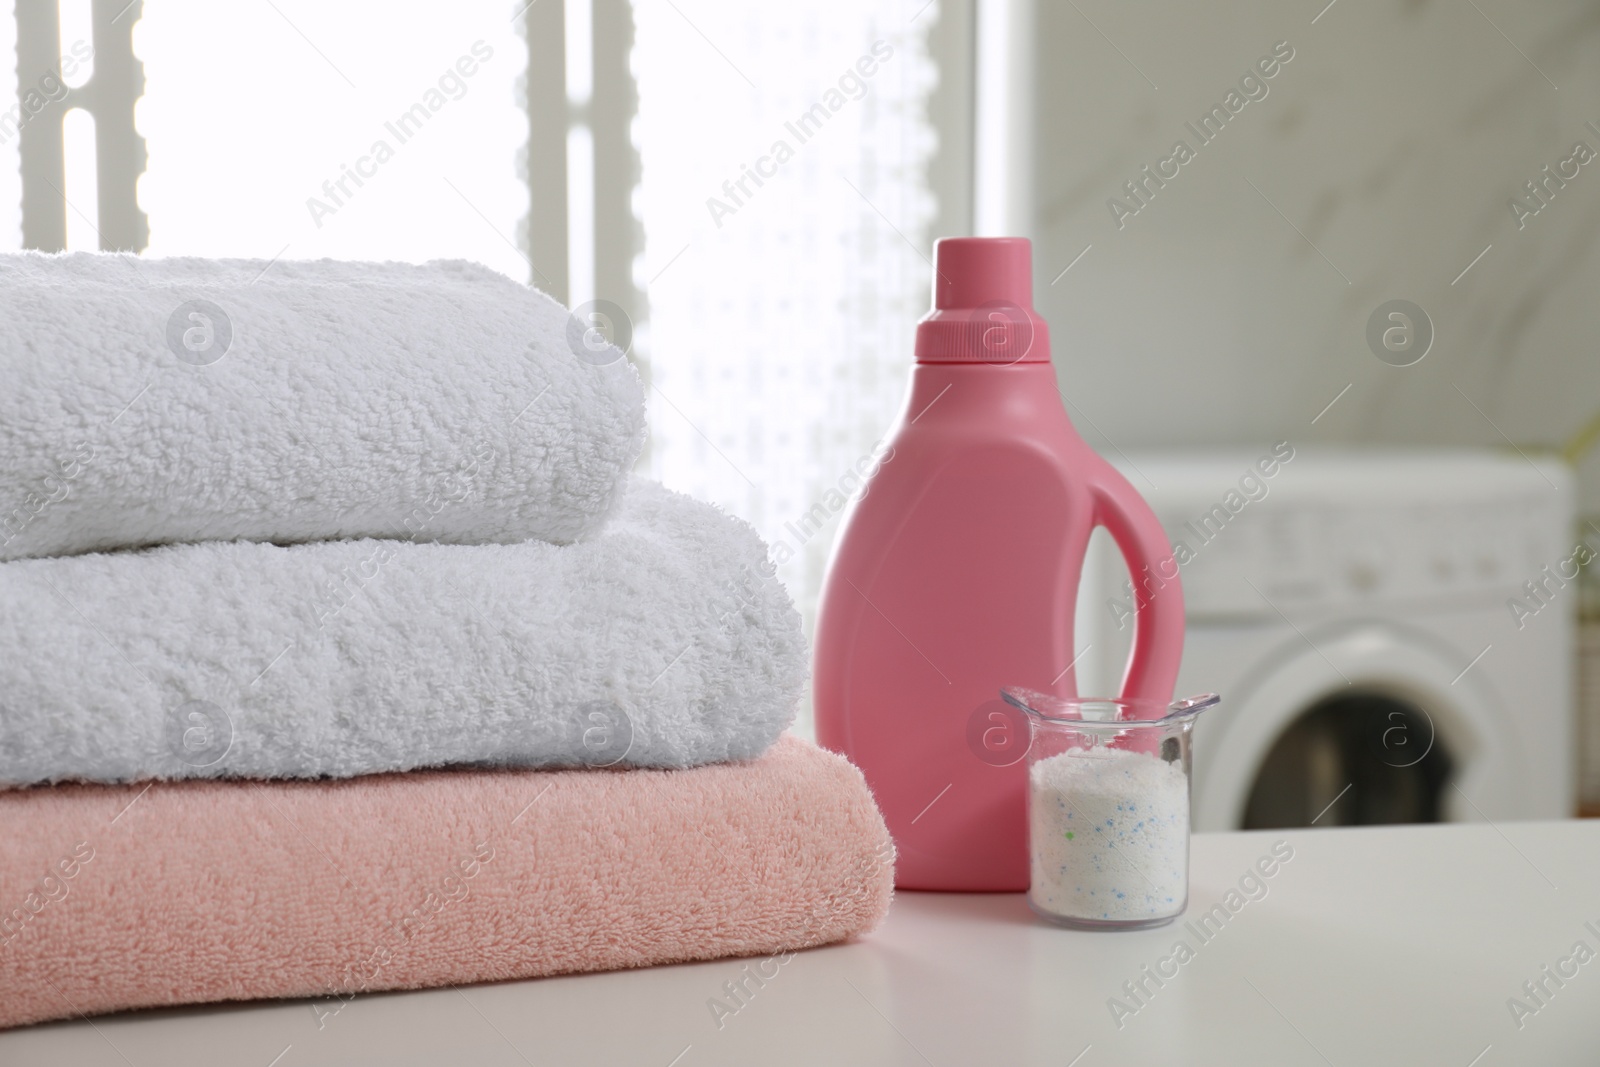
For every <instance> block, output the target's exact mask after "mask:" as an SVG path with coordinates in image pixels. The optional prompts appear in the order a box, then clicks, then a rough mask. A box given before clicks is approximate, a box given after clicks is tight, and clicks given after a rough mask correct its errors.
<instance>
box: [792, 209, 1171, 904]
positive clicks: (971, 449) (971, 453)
mask: <svg viewBox="0 0 1600 1067" xmlns="http://www.w3.org/2000/svg"><path fill="white" fill-rule="evenodd" d="M1097 525H1102V526H1105V527H1106V528H1107V529H1108V530H1109V531H1110V533H1111V535H1112V536H1113V538H1114V539H1115V540H1116V542H1117V545H1118V547H1119V548H1120V549H1121V551H1122V553H1123V555H1124V557H1125V558H1126V560H1127V562H1128V570H1129V573H1130V574H1131V575H1132V576H1133V577H1134V584H1135V586H1136V587H1137V589H1138V595H1137V596H1136V598H1135V601H1136V605H1137V610H1136V615H1135V632H1134V645H1133V652H1132V654H1131V656H1130V657H1129V661H1128V669H1127V675H1126V677H1125V678H1124V680H1123V686H1122V693H1121V695H1122V696H1123V697H1125V698H1143V699H1148V700H1152V701H1155V702H1156V704H1155V706H1157V707H1159V708H1162V709H1164V708H1165V706H1166V704H1167V703H1168V701H1170V700H1171V699H1172V695H1173V686H1174V685H1175V684H1176V680H1177V673H1178V663H1179V659H1180V658H1181V655H1182V648H1183V593H1182V590H1181V588H1180V586H1179V584H1178V567H1177V563H1176V562H1175V560H1174V559H1173V554H1172V549H1171V547H1170V545H1169V544H1168V542H1167V539H1166V535H1165V534H1164V533H1163V532H1162V529H1161V526H1160V524H1159V523H1158V522H1157V520H1156V518H1155V516H1154V515H1153V514H1152V513H1151V511H1150V509H1149V507H1148V506H1147V505H1146V504H1145V502H1144V500H1143V498H1141V497H1140V496H1139V494H1138V493H1137V492H1135V491H1134V489H1133V487H1132V486H1130V485H1129V484H1128V482H1127V480H1126V479H1124V478H1123V477H1122V476H1121V475H1120V474H1118V473H1117V472H1116V470H1114V469H1113V468H1112V467H1111V466H1110V464H1108V463H1107V462H1106V461H1105V460H1103V459H1101V458H1100V456H1099V455H1097V454H1096V453H1095V452H1094V451H1093V450H1092V449H1091V448H1090V447H1089V446H1088V445H1087V444H1086V443H1085V442H1084V441H1083V439H1082V438H1081V437H1079V436H1078V433H1077V431H1076V430H1075V429H1073V426H1072V423H1071V421H1070V420H1069V419H1068V418H1067V412H1066V408H1065V407H1064V406H1063V403H1062V398H1061V395H1060V394H1059V392H1058V391H1057V386H1056V376H1055V370H1054V368H1053V367H1052V366H1051V363H1050V342H1049V335H1048V332H1047V327H1046V325H1045V322H1044V320H1043V319H1041V318H1039V317H1038V315H1036V314H1035V313H1034V311H1033V262H1032V248H1031V247H1030V245H1029V243H1028V242H1027V241H1026V240H1025V239H1022V238H1015V237H1006V238H980V237H960V238H946V239H945V240H942V241H939V242H938V243H937V244H936V246H935V250H934V307H933V311H932V313H930V314H929V315H928V316H927V317H926V318H924V319H923V320H922V322H921V323H920V324H919V325H918V327H917V345H916V365H915V367H914V368H913V369H912V371H911V390H910V395H909V396H908V397H907V400H906V405H905V407H904V409H903V410H902V412H901V415H900V419H899V422H898V424H897V425H896V426H895V428H894V430H893V431H892V433H891V436H890V448H889V449H888V450H886V452H885V457H884V460H883V462H882V464H881V466H880V467H879V469H878V471H877V472H876V474H874V476H873V477H872V478H871V479H870V480H869V481H868V483H867V485H866V486H865V488H864V489H863V491H862V493H861V495H860V497H859V498H858V499H857V500H856V501H855V502H854V503H853V504H852V505H851V507H850V509H849V511H847V513H846V515H845V518H844V522H843V525H842V527H841V529H840V533H839V538H838V541H837V542H836V544H835V546H834V550H833V556H832V559H831V560H830V562H829V565H828V573H827V576H826V578H825V579H824V582H823V590H822V599H821V602H820V605H819V608H818V614H817V632H816V648H815V664H814V667H815V681H814V689H813V692H814V698H815V708H816V721H817V738H818V740H819V741H820V742H821V743H822V744H823V745H824V746H825V747H827V748H830V749H833V750H834V751H836V752H840V753H843V754H844V755H845V756H847V757H849V758H850V759H851V760H852V761H853V762H854V763H855V764H856V766H858V767H860V768H861V770H862V771H863V772H864V773H865V775H866V778H867V781H868V783H869V784H870V785H871V786H872V790H873V792H874V794H876V796H877V799H878V804H879V806H880V807H881V808H882V809H883V814H884V818H885V819H886V820H887V821H888V824H889V829H890V831H891V832H892V833H893V834H894V839H895V844H896V846H897V848H898V853H899V856H898V861H897V866H896V877H895V881H896V884H897V885H898V886H899V887H900V888H902V889H935V890H957V891H1005V892H1018V891H1022V890H1026V889H1027V888H1028V847H1027V846H1028V842H1027V818H1026V805H1025V790H1026V784H1027V781H1026V775H1027V769H1026V766H1025V762H1026V761H1025V760H1024V759H1023V756H1024V754H1025V753H1026V750H1027V736H1028V735H1027V725H1026V722H1025V720H1024V717H1023V715H1022V713H1021V712H1019V711H1017V710H1016V709H1014V708H1011V707H1010V706H1009V705H1007V704H1005V703H1003V702H1002V701H1001V700H1000V699H999V690H1000V688H1001V687H1002V686H1022V687H1026V688H1031V689H1035V690H1038V691H1040V692H1043V693H1048V694H1052V695H1055V696H1063V697H1070V696H1076V695H1078V694H1077V691H1076V685H1075V682H1074V678H1073V672H1072V658H1073V637H1072V629H1073V627H1072V624H1073V613H1074V608H1075V604H1076V599H1077V591H1078V578H1079V574H1080V573H1081V571H1082V567H1083V559H1084V552H1085V549H1086V547H1087V545H1088V541H1089V534H1090V533H1091V531H1092V530H1093V529H1094V527H1095V526H1097Z"/></svg>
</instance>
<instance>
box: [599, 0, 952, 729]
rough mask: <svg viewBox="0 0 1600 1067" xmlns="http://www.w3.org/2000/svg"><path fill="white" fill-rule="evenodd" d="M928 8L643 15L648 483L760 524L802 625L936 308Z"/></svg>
mask: <svg viewBox="0 0 1600 1067" xmlns="http://www.w3.org/2000/svg"><path fill="white" fill-rule="evenodd" d="M923 3H925V0H919V2H917V3H909V2H908V3H901V2H894V0H874V2H859V0H851V2H845V0H839V2H833V3H821V4H815V5H804V6H800V7H795V6H785V7H782V8H770V7H767V6H765V5H756V4H748V3H742V2H738V0H675V3H673V4H658V3H637V4H635V6H634V13H635V19H636V20H637V37H636V45H635V51H634V56H633V66H634V70H635V72H636V74H637V76H638V81H639V117H638V122H637V123H636V126H635V130H636V137H637V141H638V144H639V149H640V158H641V166H642V182H641V185H640V188H639V195H638V197H637V203H638V205H639V211H640V213H641V215H642V218H643V220H644V232H645V251H644V256H643V262H642V263H641V264H640V268H639V269H638V270H637V271H636V272H635V273H636V276H638V277H639V278H640V281H641V284H644V285H646V286H647V287H648V291H649V314H650V323H649V329H648V332H647V333H642V334H641V335H640V336H641V337H642V338H647V341H648V344H647V345H645V344H643V343H642V344H641V347H647V349H648V351H647V352H646V353H645V354H646V355H647V356H648V359H649V366H650V372H651V375H652V382H653V385H654V386H655V389H654V391H653V395H652V396H651V398H650V407H651V433H652V444H651V453H650V456H651V473H652V474H654V475H655V476H656V477H659V478H661V479H662V480H663V481H665V482H666V483H667V484H668V485H669V486H671V487H673V488H676V489H680V490H683V491H685V492H688V493H691V494H693V495H696V496H699V497H702V498H705V499H709V500H714V501H716V502H718V503H719V504H721V505H723V506H724V507H726V508H727V509H728V510H730V511H732V512H733V513H734V514H736V515H739V516H742V517H743V518H745V519H748V520H749V521H750V522H751V523H752V524H753V525H754V526H755V527H756V529H757V530H759V531H760V532H761V534H762V535H763V536H764V537H766V539H767V540H768V542H769V543H770V544H771V545H772V546H773V548H774V552H775V554H776V555H778V556H779V557H783V558H785V559H786V562H785V563H783V564H782V566H781V567H780V569H779V576H780V577H781V578H783V579H784V581H785V582H786V583H787V585H788V587H789V589H790V590H791V591H792V592H793V593H794V595H795V598H796V599H797V600H798V601H799V602H800V605H801V607H802V611H803V613H804V615H805V618H806V621H807V626H808V629H809V625H810V622H811V618H812V615H813V612H814V607H815V601H816V592H817V588H818V585H819V584H820V580H821V575H822V569H823V565H824V562H825V560H826V557H827V552H828V548H829V546H830V545H831V543H832V540H833V534H834V531H835V530H836V529H837V526H838V518H839V513H840V511H841V510H842V501H843V498H844V496H847V495H848V494H849V493H850V492H851V491H852V489H851V487H852V486H853V485H854V484H857V481H858V479H859V473H858V472H859V471H860V470H862V469H864V468H865V467H866V466H868V465H870V463H871V461H872V453H873V449H874V446H875V445H876V443H877V442H878V441H879V439H880V438H881V436H882V435H883V434H884V432H885V431H886V430H887V429H888V428H889V425H890V423H891V422H892V421H893V419H894V416H895V412H896V410H897V408H898V406H899V404H900V402H901V399H902V396H903V394H904V391H905V388H906V382H907V375H908V374H909V371H910V367H911V351H912V339H913V331H914V328H915V325H916V321H917V319H918V318H919V317H921V315H922V314H923V313H924V312H925V311H926V310H927V306H928V302H929V281H930V278H931V274H932V268H931V266H930V265H929V263H928V260H927V257H928V255H929V253H930V244H931V237H932V236H934V235H931V234H929V233H928V226H929V222H930V220H931V218H932V215H933V210H934V207H935V205H934V203H933V199H932V196H931V194H930V193H929V190H928V187H927V183H926V180H925V173H926V162H927V160H928V157H929V155H930V153H931V151H932V149H933V146H934V137H933V132H932V129H931V128H930V126H929V123H928V120H927V114H926V104H927V98H928V94H929V93H930V91H931V90H932V88H933V86H934V82H935V78H934V71H933V67H932V64H931V62H930V60H929V58H928V56H927V52H926V32H927V28H928V26H929V25H930V24H931V23H932V22H933V21H934V20H935V19H936V18H937V17H938V10H937V6H930V7H928V8H927V9H926V10H925V11H923V12H922V13H921V14H920V15H919V13H918V8H919V7H921V6H922V4H923ZM858 65H859V66H858ZM861 71H870V72H871V73H870V74H862V73H860V72H861ZM780 143H782V144H783V145H784V146H785V148H784V149H782V150H780V149H779V148H778V147H777V146H778V145H779V144H780ZM780 157H781V158H780ZM599 295H600V296H601V297H604V296H605V295H606V294H604V293H601V294H599ZM799 728H800V730H801V731H802V732H809V731H810V724H809V722H808V721H805V720H803V721H802V723H801V724H800V727H799Z"/></svg>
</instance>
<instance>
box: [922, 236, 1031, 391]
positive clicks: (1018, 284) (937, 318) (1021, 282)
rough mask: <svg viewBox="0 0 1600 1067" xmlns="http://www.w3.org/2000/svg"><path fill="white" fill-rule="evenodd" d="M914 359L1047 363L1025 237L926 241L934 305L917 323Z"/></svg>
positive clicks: (958, 361) (950, 238) (1029, 251)
mask: <svg viewBox="0 0 1600 1067" xmlns="http://www.w3.org/2000/svg"><path fill="white" fill-rule="evenodd" d="M917 362H918V363H997V364H1002V365H1003V364H1010V363H1048V362H1050V331H1049V328H1048V327H1047V326H1046V325H1045V321H1044V320H1043V319H1041V318H1040V317H1039V316H1038V315H1036V314H1035V313H1034V310H1033V246H1032V245H1031V244H1030V243H1029V242H1028V239H1027V238H1026V237H945V238H942V239H941V240H939V241H937V242H935V243H934V246H933V310H932V311H931V312H929V313H928V314H927V315H926V316H925V317H924V318H923V319H922V321H921V322H920V323H918V324H917Z"/></svg>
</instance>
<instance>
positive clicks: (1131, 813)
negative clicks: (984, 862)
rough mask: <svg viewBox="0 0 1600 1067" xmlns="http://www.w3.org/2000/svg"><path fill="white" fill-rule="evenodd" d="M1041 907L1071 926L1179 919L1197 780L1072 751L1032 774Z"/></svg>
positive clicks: (1133, 755) (1173, 770) (1149, 764)
mask: <svg viewBox="0 0 1600 1067" xmlns="http://www.w3.org/2000/svg"><path fill="white" fill-rule="evenodd" d="M1029 788H1030V790H1031V794H1030V796H1029V804H1028V820H1029V831H1028V833H1029V836H1028V840H1029V851H1030V852H1031V853H1032V856H1033V880H1032V885H1031V887H1030V889H1029V896H1030V898H1031V899H1032V901H1033V905H1034V907H1036V908H1038V909H1040V910H1041V911H1044V912H1047V913H1049V914H1051V915H1059V916H1061V917H1062V918H1067V919H1085V920H1092V921H1111V922H1137V921H1139V920H1144V919H1160V918H1167V917H1170V916H1173V915H1176V914H1177V913H1178V912H1179V911H1181V910H1182V908H1183V906H1184V903H1185V901H1186V899H1187V897H1188V889H1189V781H1188V778H1187V777H1186V776H1185V775H1184V773H1183V767H1182V765H1181V764H1176V763H1168V762H1166V761H1165V760H1162V759H1158V758H1157V757H1155V756H1152V755H1147V754H1146V753H1143V752H1130V751H1127V750H1124V749H1114V748H1095V749H1092V750H1090V749H1081V748H1074V749H1069V750H1067V751H1066V752H1063V753H1061V754H1060V755H1057V756H1051V757H1050V758H1048V759H1044V760H1040V761H1039V762H1038V763H1036V764H1034V765H1033V767H1032V769H1031V772H1030V774H1029Z"/></svg>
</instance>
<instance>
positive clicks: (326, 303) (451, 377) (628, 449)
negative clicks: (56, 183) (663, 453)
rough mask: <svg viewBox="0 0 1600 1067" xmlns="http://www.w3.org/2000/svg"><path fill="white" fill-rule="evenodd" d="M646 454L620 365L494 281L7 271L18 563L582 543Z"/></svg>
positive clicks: (429, 276)
mask: <svg viewBox="0 0 1600 1067" xmlns="http://www.w3.org/2000/svg"><path fill="white" fill-rule="evenodd" d="M643 440H644V398H643V391H642V387H641V385H640V382H639V377H638V375H637V374H636V373H635V371H634V370H633V368H632V366H631V365H630V364H629V363H628V361H627V360H626V359H624V358H623V356H622V353H621V352H620V351H618V350H617V349H615V348H611V347H607V346H603V345H601V346H596V345H595V344H594V338H593V336H592V335H586V334H585V333H584V331H583V330H582V328H581V327H579V326H578V324H577V321H576V320H575V319H574V318H573V317H572V316H571V315H569V314H568V313H567V311H566V310H565V309H563V308H562V307H561V306H560V305H559V304H557V303H556V302H555V301H553V300H551V299H550V298H549V297H547V296H545V295H544V294H542V293H539V292H537V291H536V290H533V289H530V288H528V287H527V286H525V285H521V284H518V283H517V282H514V281H512V280H511V279H510V278H507V277H505V276H503V275H500V274H497V273H495V272H493V271H491V270H489V269H488V268H486V267H480V266H477V265H475V264H471V263H465V262H438V263H430V264H428V265H427V266H421V267H418V266H409V265H406V264H398V263H384V264H374V263H339V262H334V261H331V260H322V261H318V262H276V263H269V262H265V261H254V260H202V259H169V260H160V259H156V260H145V259H137V258H134V257H128V256H115V255H101V254H96V253H74V254H69V255H43V254H39V253H21V254H7V255H0V559H18V558H23V557H37V556H53V555H66V554H71V553H77V552H90V551H98V550H104V549H110V548H122V547H129V546H144V545H156V544H167V543H171V542H183V541H199V540H233V539H247V540H254V541H272V542H276V543H280V544H284V543H295V542H301V541H313V540H323V539H334V538H356V537H389V538H406V537H413V538H418V539H424V540H439V541H444V542H472V543H477V542H484V541H492V542H498V543H514V542H517V541H522V540H526V539H527V538H530V537H537V538H540V539H542V540H547V541H555V542H568V541H573V540H578V539H581V538H583V537H585V536H587V535H588V534H590V533H592V532H593V531H594V530H595V529H597V528H598V527H599V526H600V524H601V523H602V522H603V521H604V519H605V518H606V516H607V515H608V514H609V512H610V511H611V509H612V508H613V507H614V505H615V502H616V499H617V497H618V496H619V495H620V492H621V489H622V486H623V484H624V482H625V480H626V477H627V471H628V470H629V469H630V468H631V467H632V465H633V462H634V460H635V459H636V458H637V457H638V454H639V450H640V448H641V447H642V444H643Z"/></svg>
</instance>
